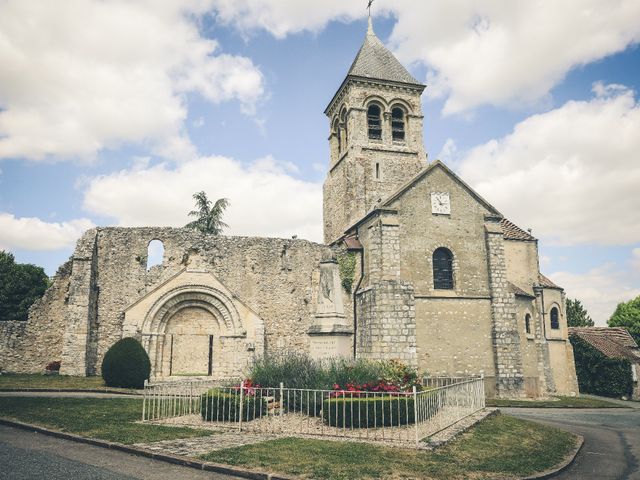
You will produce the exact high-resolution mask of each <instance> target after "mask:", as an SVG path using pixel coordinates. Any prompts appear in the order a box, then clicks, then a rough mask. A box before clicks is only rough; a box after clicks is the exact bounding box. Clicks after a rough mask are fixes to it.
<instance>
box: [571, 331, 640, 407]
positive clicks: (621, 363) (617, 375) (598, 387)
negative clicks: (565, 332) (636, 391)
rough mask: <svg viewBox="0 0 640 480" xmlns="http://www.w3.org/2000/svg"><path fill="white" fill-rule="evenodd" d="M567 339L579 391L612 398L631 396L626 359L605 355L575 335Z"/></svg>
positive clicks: (630, 379)
mask: <svg viewBox="0 0 640 480" xmlns="http://www.w3.org/2000/svg"><path fill="white" fill-rule="evenodd" d="M569 339H570V340H571V345H572V346H573V356H574V358H575V362H576V374H577V376H578V387H579V388H580V392H582V393H591V394H593V395H601V396H604V397H614V398H619V397H623V396H628V397H630V396H631V393H632V392H633V377H632V373H631V363H629V361H628V360H624V359H617V358H609V357H606V356H604V355H603V354H602V353H601V352H600V351H599V350H597V349H596V348H594V347H592V346H591V345H590V344H589V343H587V342H586V341H584V340H583V339H582V338H580V337H579V336H577V335H571V336H570V337H569Z"/></svg>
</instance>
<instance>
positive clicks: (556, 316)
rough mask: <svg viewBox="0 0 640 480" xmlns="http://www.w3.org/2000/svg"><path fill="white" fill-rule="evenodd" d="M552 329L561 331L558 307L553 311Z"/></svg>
mask: <svg viewBox="0 0 640 480" xmlns="http://www.w3.org/2000/svg"><path fill="white" fill-rule="evenodd" d="M550 317H551V328H553V329H554V330H558V329H560V317H559V312H558V309H557V307H553V308H552V309H551V315H550Z"/></svg>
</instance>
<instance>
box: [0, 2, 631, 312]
mask: <svg viewBox="0 0 640 480" xmlns="http://www.w3.org/2000/svg"><path fill="white" fill-rule="evenodd" d="M72 3H73V5H70V6H68V7H67V6H63V7H61V6H60V5H57V6H56V7H55V8H54V7H52V6H51V5H50V4H49V2H46V1H42V2H38V1H33V2H19V1H8V2H5V3H3V4H2V5H0V40H2V41H0V45H4V46H0V64H2V65H5V67H4V68H3V70H4V71H3V72H0V109H1V110H0V171H1V173H0V248H4V249H7V250H10V251H12V252H13V253H14V254H15V255H16V257H17V259H18V260H19V261H21V262H28V263H35V264H38V265H42V266H44V267H45V268H46V270H47V272H48V273H49V274H53V273H54V272H55V270H56V268H57V267H58V265H60V264H61V263H62V262H63V261H64V260H66V258H68V256H69V255H70V254H71V252H72V251H73V246H74V244H75V241H76V239H77V238H78V236H79V235H80V234H81V232H82V231H83V230H84V229H86V228H90V227H91V226H93V225H100V226H104V225H125V226H137V225H147V224H149V225H155V224H161V225H175V226H179V225H182V224H184V223H186V221H187V218H186V212H187V211H188V210H189V209H190V207H191V203H192V200H191V198H190V196H191V194H192V193H194V192H195V191H196V190H205V191H207V193H208V194H209V196H210V197H211V198H219V197H221V196H226V197H229V198H230V199H231V209H230V211H229V213H228V217H227V220H228V223H230V225H231V230H230V233H232V234H242V235H268V236H290V235H292V234H298V235H299V236H301V237H306V238H310V239H312V240H318V241H320V240H321V223H320V222H321V184H322V181H323V179H324V175H325V172H326V166H327V162H328V144H327V135H328V122H327V119H326V118H325V117H324V115H323V110H324V108H325V107H326V105H327V103H328V101H329V100H330V99H331V97H332V95H333V93H334V92H335V90H336V89H337V87H338V86H339V85H340V83H341V81H342V80H343V78H344V75H345V74H346V72H347V70H348V68H349V65H350V64H351V62H352V61H353V58H354V57H355V54H356V52H357V50H358V48H359V47H360V45H361V43H362V40H363V38H364V34H365V31H366V11H365V9H364V5H365V4H366V2H359V1H355V0H354V1H352V2H338V1H333V0H332V1H328V2H324V3H321V4H316V3H315V2H294V1H287V0H281V1H278V0H272V1H270V0H258V1H252V2H248V1H238V2H234V3H230V2H224V1H222V0H220V1H217V0H210V1H209V2H195V1H194V2H177V1H173V0H166V1H162V2H148V1H144V0H140V1H139V2H120V1H115V0H114V1H111V2H97V1H96V0H75V1H74V2H72ZM532 3H535V2H532ZM67 8H68V10H67ZM531 8H533V10H529V9H531ZM27 19H28V20H30V22H25V20H27ZM374 24H375V29H376V33H377V34H378V36H379V37H380V38H381V39H382V41H383V42H385V43H386V44H387V45H388V46H389V48H390V49H392V51H394V52H396V54H397V56H398V57H399V58H400V59H401V61H402V62H403V63H404V64H405V65H407V67H408V68H409V70H410V71H411V72H412V73H413V74H414V76H415V77H416V78H419V79H421V80H422V81H424V82H425V83H427V85H428V87H427V90H426V92H425V94H424V97H423V108H424V113H425V122H424V123H425V128H424V136H425V144H426V148H427V151H428V152H429V157H430V159H435V158H441V159H442V160H444V161H445V162H446V163H447V164H449V165H450V166H452V167H453V168H454V169H455V170H456V171H457V172H458V173H460V174H461V175H462V176H463V178H464V179H465V180H467V181H468V182H469V183H470V184H471V185H472V186H474V187H475V188H477V189H478V190H479V191H480V193H481V194H482V195H483V196H485V197H486V198H487V199H488V200H489V201H490V202H492V203H493V204H494V205H495V206H496V207H497V208H498V209H499V210H501V211H502V212H503V213H504V214H505V215H507V216H509V217H510V218H511V219H512V220H513V221H515V222H516V223H518V224H519V225H520V226H522V227H524V228H528V227H530V228H533V231H534V235H536V236H537V237H538V238H540V239H541V248H540V253H541V269H542V270H543V271H544V272H545V273H547V274H548V275H549V276H550V277H551V278H552V279H553V280H555V281H556V282H557V283H560V284H561V285H563V286H564V287H565V288H566V290H567V293H568V295H569V296H573V297H578V298H581V299H582V300H583V301H584V303H585V304H586V305H587V306H588V307H589V309H590V311H591V312H592V314H593V316H594V317H595V318H596V319H597V320H598V322H599V323H602V322H604V321H605V320H606V318H607V317H608V316H609V315H610V313H611V311H612V309H613V308H614V307H615V305H616V303H617V302H619V301H623V300H626V299H629V298H632V297H634V296H636V295H638V294H640V213H639V212H640V195H638V193H637V185H639V184H640V163H639V162H638V157H637V155H638V152H640V107H639V106H638V92H639V91H640V47H638V41H639V40H640V8H639V7H638V2H637V1H632V0H627V1H625V0H619V1H608V0H607V1H605V0H602V1H600V0H582V1H578V0H567V2H566V5H564V6H563V7H562V8H554V10H553V11H551V9H549V7H548V6H547V5H545V4H544V2H542V3H541V4H540V5H538V7H537V8H534V7H532V6H530V5H528V4H527V5H524V4H520V5H519V6H514V5H513V4H512V3H511V2H500V1H488V2H486V5H483V6H480V7H479V6H477V5H475V2H471V1H469V2H465V1H461V2H460V3H459V4H458V5H456V6H455V7H452V6H451V4H450V3H449V2H444V1H441V2H424V3H422V2H420V3H419V4H417V3H415V2H414V3H412V2H408V1H398V2H391V1H384V0H380V1H379V2H377V7H376V8H374ZM116 29H117V31H118V35H116V36H114V35H113V32H114V30H116Z"/></svg>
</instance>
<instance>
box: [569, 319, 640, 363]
mask: <svg viewBox="0 0 640 480" xmlns="http://www.w3.org/2000/svg"><path fill="white" fill-rule="evenodd" d="M569 335H577V336H578V337H580V338H582V339H583V340H584V341H585V342H587V343H588V344H589V345H591V346H593V347H594V348H596V349H597V350H599V351H600V352H602V353H603V354H604V355H605V356H607V357H609V358H625V359H627V360H630V361H632V362H634V363H640V350H638V344H637V343H636V342H635V340H634V339H633V337H632V336H631V335H630V334H629V332H628V331H627V329H626V328H622V327H569Z"/></svg>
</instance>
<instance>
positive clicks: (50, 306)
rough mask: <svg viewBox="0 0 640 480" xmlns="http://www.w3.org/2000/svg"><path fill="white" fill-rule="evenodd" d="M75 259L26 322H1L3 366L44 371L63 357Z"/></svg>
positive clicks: (61, 270) (0, 358)
mask: <svg viewBox="0 0 640 480" xmlns="http://www.w3.org/2000/svg"><path fill="white" fill-rule="evenodd" d="M70 276H71V262H70V261H69V262H66V263H64V264H63V265H62V266H61V267H60V268H59V269H58V272H57V273H56V275H55V277H54V278H53V283H52V285H51V287H49V289H48V290H47V291H46V292H45V294H44V296H43V297H42V298H41V299H39V300H38V301H36V302H35V303H34V304H33V306H32V307H31V309H30V310H29V319H28V320H27V321H22V322H0V368H1V369H2V370H4V371H8V372H21V373H42V372H43V371H44V369H45V367H46V365H47V364H48V363H49V362H52V361H55V360H61V358H62V344H63V335H64V331H65V322H66V311H67V310H66V306H67V296H68V291H69V279H70Z"/></svg>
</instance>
